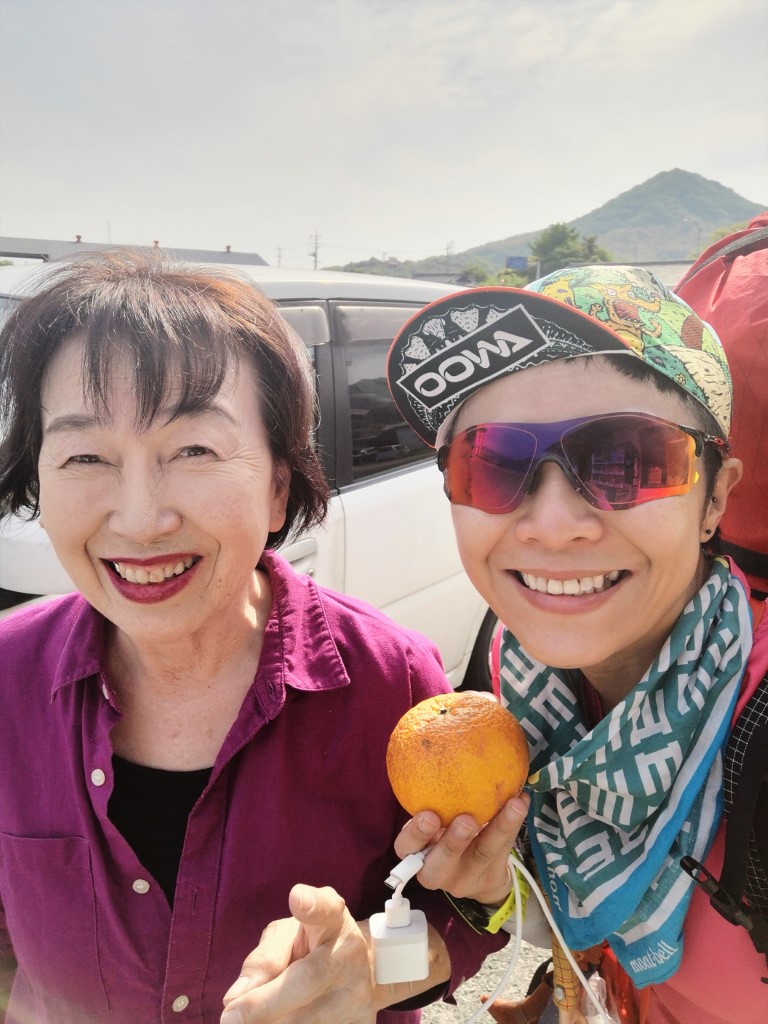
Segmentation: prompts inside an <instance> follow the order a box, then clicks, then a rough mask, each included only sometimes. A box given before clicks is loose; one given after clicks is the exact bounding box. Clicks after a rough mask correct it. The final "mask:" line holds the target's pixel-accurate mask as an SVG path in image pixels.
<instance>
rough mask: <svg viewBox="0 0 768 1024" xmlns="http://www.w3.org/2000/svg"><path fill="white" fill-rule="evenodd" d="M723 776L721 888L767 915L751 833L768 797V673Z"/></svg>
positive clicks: (741, 723)
mask: <svg viewBox="0 0 768 1024" xmlns="http://www.w3.org/2000/svg"><path fill="white" fill-rule="evenodd" d="M723 776H724V779H723V781H724V786H723V792H724V799H725V813H726V816H727V821H728V826H727V829H726V837H725V857H724V860H723V870H722V874H721V876H720V884H721V885H722V886H723V888H724V889H725V890H726V891H727V892H728V893H730V894H731V896H733V898H734V899H736V900H739V901H741V899H742V897H744V896H746V898H747V900H748V902H749V904H750V906H752V907H754V908H756V909H759V910H760V911H761V912H762V913H765V914H768V875H766V869H765V867H764V865H763V863H762V858H761V857H760V854H759V851H758V849H757V848H756V843H755V837H754V835H753V828H752V823H753V821H754V818H755V813H756V812H757V810H758V804H759V803H761V802H762V800H764V799H765V797H766V794H768V673H766V675H765V677H764V678H763V681H762V682H761V683H760V685H759V686H758V687H757V689H756V690H755V692H754V693H753V695H752V697H751V698H750V700H749V702H748V703H747V705H746V707H745V708H744V710H743V712H742V713H741V714H740V715H739V717H738V719H737V721H736V723H735V725H734V728H733V731H732V733H731V736H730V739H729V741H728V747H727V749H726V753H725V759H724V765H723ZM766 813H768V807H766Z"/></svg>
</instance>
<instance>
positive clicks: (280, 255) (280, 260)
mask: <svg viewBox="0 0 768 1024" xmlns="http://www.w3.org/2000/svg"><path fill="white" fill-rule="evenodd" d="M277 265H278V267H282V265H283V247H282V245H280V244H279V243H278V246H277Z"/></svg>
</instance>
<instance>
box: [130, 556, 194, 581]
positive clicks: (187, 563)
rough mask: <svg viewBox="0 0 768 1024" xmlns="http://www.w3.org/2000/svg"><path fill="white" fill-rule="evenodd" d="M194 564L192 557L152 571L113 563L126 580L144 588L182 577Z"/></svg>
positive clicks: (160, 566)
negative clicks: (175, 577) (149, 584)
mask: <svg viewBox="0 0 768 1024" xmlns="http://www.w3.org/2000/svg"><path fill="white" fill-rule="evenodd" d="M193 562H194V559H193V558H191V557H190V558H185V559H183V560H181V561H178V562H169V563H168V565H153V566H152V568H151V569H139V568H138V567H136V566H134V565H124V564H123V563H122V562H113V563H112V565H113V566H114V567H115V571H116V572H117V573H118V575H120V576H122V578H123V579H124V580H127V581H128V582H129V583H139V584H140V585H141V586H144V585H146V584H147V583H163V582H164V581H165V580H169V579H170V578H171V576H181V574H182V573H183V572H186V570H187V569H189V568H191V567H192V563H193Z"/></svg>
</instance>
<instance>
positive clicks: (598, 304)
mask: <svg viewBox="0 0 768 1024" xmlns="http://www.w3.org/2000/svg"><path fill="white" fill-rule="evenodd" d="M608 353H616V354H623V355H626V356H628V357H630V358H636V359H641V360H642V361H643V362H644V363H645V364H646V365H647V366H648V367H649V368H650V369H652V370H654V371H655V372H657V373H660V374H662V375H663V376H665V377H668V378H669V379H670V380H673V381H674V382H675V383H676V384H677V385H678V386H679V387H681V388H682V389H683V390H684V391H687V392H688V394H690V395H692V396H693V397H694V398H695V399H696V400H697V401H698V402H700V403H701V404H702V405H703V406H704V407H705V408H707V409H708V410H709V411H710V412H711V413H712V415H713V416H714V418H715V420H716V421H717V423H718V424H719V426H720V427H721V428H722V430H723V433H724V435H725V436H727V435H728V430H729V427H730V421H731V399H732V394H731V376H730V372H729V370H728V362H727V360H726V357H725V353H724V351H723V346H722V345H721V343H720V340H719V338H718V337H717V335H716V334H715V332H714V331H713V330H712V328H711V327H710V326H709V325H708V324H706V323H705V322H704V321H703V320H701V319H700V318H699V317H698V316H697V315H696V314H695V313H694V312H693V310H692V309H691V308H690V306H689V305H688V304H687V303H686V302H684V301H683V300H682V299H681V298H680V297H679V296H677V295H675V294H673V293H672V292H671V291H669V290H668V289H667V288H666V287H665V285H663V284H662V283H661V282H660V281H659V280H658V278H657V277H655V276H654V275H653V274H651V273H650V272H649V271H648V270H645V269H642V268H639V267H630V266H613V265H606V264H597V265H594V266H583V267H569V268H567V269H564V270H558V271H556V272H555V273H553V274H549V275H548V276H547V277H543V278H540V279H539V280H538V281H534V282H533V283H532V284H530V285H528V286H527V287H526V288H501V287H497V288H472V289H465V290H463V291H460V292H455V293H454V294H452V295H447V296H444V297H443V298H440V299H438V300H437V301H435V302H432V303H430V304H429V305H428V306H425V307H423V309H421V310H419V312H418V313H417V314H416V315H415V316H414V317H412V318H411V319H410V320H409V321H408V322H407V323H406V324H405V325H404V326H403V327H402V328H401V330H400V332H399V333H398V334H397V336H396V337H395V340H394V341H393V343H392V346H391V348H390V350H389V356H388V359H387V376H388V379H389V386H390V390H391V392H392V397H393V399H394V402H395V405H396V406H397V408H398V409H399V411H400V413H401V415H402V416H403V418H404V419H405V420H406V422H407V423H408V424H409V425H410V426H411V427H413V429H414V430H415V431H416V433H417V434H418V435H419V437H421V439H422V440H423V441H425V442H426V443H427V444H429V445H431V446H432V447H434V446H435V444H436V442H437V434H438V431H439V430H440V427H441V426H442V425H443V424H444V423H445V421H446V420H447V419H448V418H449V417H450V416H452V414H453V412H454V411H455V410H457V409H458V407H459V406H460V405H461V403H462V402H464V401H465V400H466V399H467V398H469V397H470V395H473V394H474V393H475V392H476V391H478V390H479V389H480V388H482V387H485V385H486V384H490V383H491V382H492V381H494V380H498V379H499V378H500V377H502V376H504V375H505V374H507V373H517V372H519V371H521V370H526V369H529V368H530V367H533V366H539V365H541V364H542V363H547V362H551V361H553V360H555V359H573V358H577V357H581V356H586V355H605V354H608Z"/></svg>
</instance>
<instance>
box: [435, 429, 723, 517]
mask: <svg viewBox="0 0 768 1024" xmlns="http://www.w3.org/2000/svg"><path fill="white" fill-rule="evenodd" d="M707 444H710V445H714V446H716V447H717V448H718V450H719V451H720V453H721V455H723V456H725V455H727V453H728V450H729V446H728V442H727V441H724V440H723V439H722V438H720V437H714V436H712V435H711V434H705V433H704V432H703V431H701V430H695V429H694V428H693V427H684V426H682V425H681V424H679V423H671V422H670V421H669V420H663V419H659V418H658V417H656V416H649V415H647V414H646V413H639V412H629V413H608V414H606V415H603V416H586V417H582V418H581V419H575V420H563V421H561V422H559V423H479V424H477V425H476V426H474V427H469V429H468V430H464V431H462V432H461V433H460V434H457V435H456V437H454V438H453V439H452V440H451V441H449V442H448V444H445V445H443V447H442V448H440V450H439V451H438V453H437V465H438V468H439V469H440V471H441V472H442V474H443V484H444V488H445V493H446V494H447V496H448V498H449V499H450V501H451V502H452V503H453V504H455V505H469V506H470V507H471V508H477V509H480V510H481V511H482V512H490V513H492V514H494V515H501V514H502V513H505V512H512V511H514V510H515V509H516V508H517V507H518V505H519V504H520V503H521V501H522V500H523V498H524V496H525V495H526V493H527V492H528V490H529V488H530V486H531V482H532V480H533V477H534V474H535V473H536V471H537V469H538V468H539V466H540V465H541V464H542V463H543V462H555V463H557V465H558V466H560V468H561V469H562V471H563V472H564V473H565V475H566V477H567V478H568V480H569V481H570V483H571V485H572V486H573V487H574V488H575V489H576V490H577V491H578V492H579V494H581V495H582V497H583V498H585V499H586V500H587V501H588V502H589V503H590V505H593V506H594V507H595V508H599V509H603V510H605V511H609V510H614V511H620V510H622V509H627V508H634V507H635V505H642V504H644V503H645V502H646V501H656V500H657V499H658V498H670V497H673V496H675V495H678V494H687V493H688V492H689V491H690V490H691V488H692V487H693V486H694V484H695V483H696V481H697V480H698V479H699V472H698V470H697V469H696V466H695V463H696V458H697V457H698V456H700V455H701V454H702V452H703V451H704V446H705V445H707Z"/></svg>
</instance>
